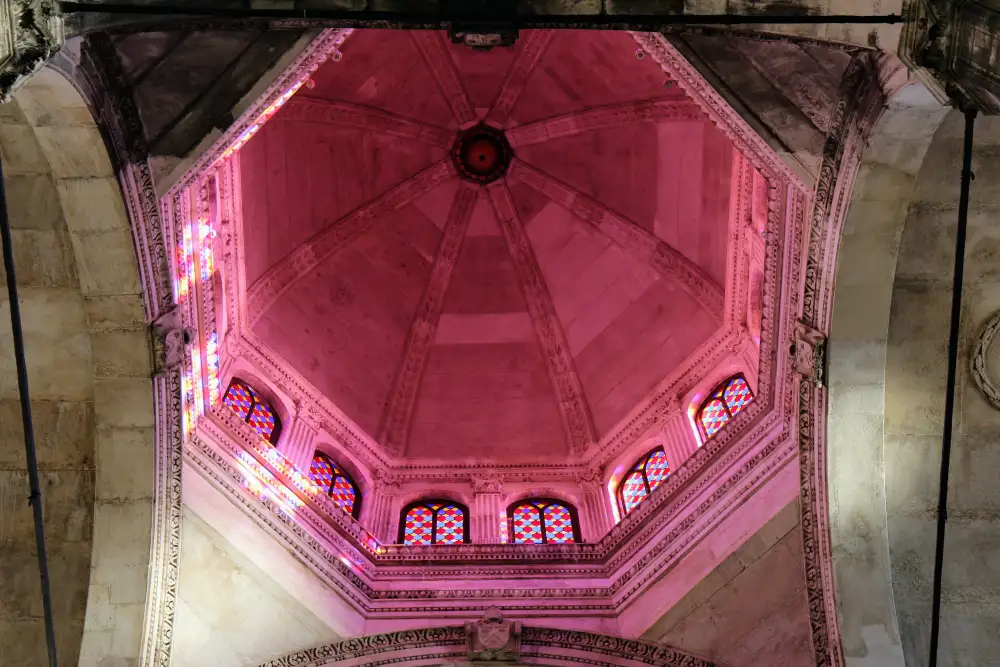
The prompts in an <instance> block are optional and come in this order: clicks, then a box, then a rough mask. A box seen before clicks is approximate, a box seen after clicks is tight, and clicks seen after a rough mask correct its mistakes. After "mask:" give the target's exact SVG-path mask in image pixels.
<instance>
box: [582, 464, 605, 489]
mask: <svg viewBox="0 0 1000 667" xmlns="http://www.w3.org/2000/svg"><path fill="white" fill-rule="evenodd" d="M604 472H605V469H604V466H600V467H597V468H588V469H587V470H584V471H583V472H581V473H580V474H578V475H577V476H576V483H577V484H579V485H580V486H595V485H597V486H599V485H600V484H601V480H602V479H604Z"/></svg>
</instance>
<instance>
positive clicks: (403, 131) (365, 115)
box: [276, 97, 454, 149]
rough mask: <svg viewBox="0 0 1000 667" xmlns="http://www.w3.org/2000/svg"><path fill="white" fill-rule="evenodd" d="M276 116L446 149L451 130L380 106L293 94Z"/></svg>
mask: <svg viewBox="0 0 1000 667" xmlns="http://www.w3.org/2000/svg"><path fill="white" fill-rule="evenodd" d="M276 119H280V120H281V121H282V122H284V121H303V122H307V123H317V124H329V125H337V126H339V127H353V128H358V129H362V130H369V131H372V132H375V133H378V134H385V135H389V136H393V137H400V138H403V139H413V140H414V141H422V142H424V143H427V144H430V145H431V146H437V147H438V148H441V149H447V148H448V145H449V144H450V143H451V140H452V139H453V138H454V133H453V132H450V131H448V130H446V129H444V128H440V127H435V126H433V125H427V124H426V123H421V122H420V121H417V120H413V119H411V118H406V117H404V116H399V115H397V114H394V113H390V112H388V111H383V110H381V109H373V108H371V107H366V106H362V105H360V104H352V103H351V102H339V101H330V100H317V99H307V98H299V97H293V98H292V99H290V100H289V101H288V102H287V103H286V104H285V106H284V107H283V109H282V111H281V114H280V115H278V116H276Z"/></svg>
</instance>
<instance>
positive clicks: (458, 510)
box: [399, 500, 469, 546]
mask: <svg viewBox="0 0 1000 667" xmlns="http://www.w3.org/2000/svg"><path fill="white" fill-rule="evenodd" d="M468 521H469V512H468V510H466V508H465V507H463V506H462V505H459V504H458V503H453V502H451V501H448V500H421V501H419V502H416V503H413V504H412V505H407V507H406V509H404V510H403V516H402V520H401V521H400V522H399V524H400V525H399V541H400V542H402V543H403V544H406V545H414V546H416V545H427V544H462V543H463V542H468V541H469V540H468V534H469V531H468Z"/></svg>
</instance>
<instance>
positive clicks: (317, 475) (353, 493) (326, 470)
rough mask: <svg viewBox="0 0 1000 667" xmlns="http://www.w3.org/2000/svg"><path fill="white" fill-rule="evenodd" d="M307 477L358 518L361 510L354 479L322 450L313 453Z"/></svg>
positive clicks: (342, 507)
mask: <svg viewBox="0 0 1000 667" xmlns="http://www.w3.org/2000/svg"><path fill="white" fill-rule="evenodd" d="M309 479H311V480H312V481H313V483H315V484H316V486H318V487H319V488H321V489H322V490H323V492H324V493H326V494H327V495H328V496H330V497H331V498H332V499H333V502H335V503H337V505H339V506H340V508H341V509H342V510H344V511H345V512H347V513H348V514H350V515H351V516H353V517H354V518H355V519H356V518H358V513H359V512H360V510H361V494H360V493H359V492H358V487H357V486H356V485H355V484H354V481H353V480H352V479H351V478H350V477H348V476H347V473H346V472H344V469H343V468H341V467H340V466H338V465H337V464H336V463H334V462H333V461H332V460H331V459H330V457H328V456H327V455H326V454H323V453H322V452H316V453H315V454H313V460H312V464H310V466H309Z"/></svg>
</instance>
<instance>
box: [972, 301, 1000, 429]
mask: <svg viewBox="0 0 1000 667" xmlns="http://www.w3.org/2000/svg"><path fill="white" fill-rule="evenodd" d="M997 331H1000V312H997V313H995V314H994V315H993V317H991V318H990V319H989V321H988V322H987V323H986V326H985V327H983V331H982V333H980V334H979V337H978V338H976V342H975V343H974V344H973V346H972V379H973V380H974V381H975V383H976V386H977V387H979V391H981V392H982V393H983V396H984V397H985V398H986V400H987V401H989V404H990V405H992V406H993V407H994V408H996V409H997V410H1000V389H998V388H997V383H996V381H995V379H994V378H993V377H991V376H990V369H989V363H988V358H987V355H988V354H989V352H990V348H991V347H992V346H993V338H994V337H995V336H996V335H997Z"/></svg>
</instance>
